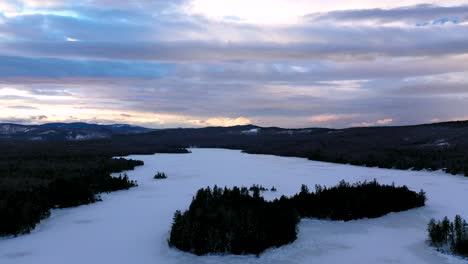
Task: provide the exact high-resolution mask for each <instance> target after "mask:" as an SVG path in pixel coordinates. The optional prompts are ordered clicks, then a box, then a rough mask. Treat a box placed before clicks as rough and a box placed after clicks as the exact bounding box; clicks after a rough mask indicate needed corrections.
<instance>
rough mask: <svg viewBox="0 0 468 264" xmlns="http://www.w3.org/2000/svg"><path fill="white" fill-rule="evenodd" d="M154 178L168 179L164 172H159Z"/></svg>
mask: <svg viewBox="0 0 468 264" xmlns="http://www.w3.org/2000/svg"><path fill="white" fill-rule="evenodd" d="M153 178H154V179H156V180H161V179H167V175H166V173H164V172H157V173H156V174H155V175H154V177H153Z"/></svg>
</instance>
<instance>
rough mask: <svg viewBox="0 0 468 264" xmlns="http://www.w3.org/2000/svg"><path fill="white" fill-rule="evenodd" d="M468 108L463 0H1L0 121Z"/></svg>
mask: <svg viewBox="0 0 468 264" xmlns="http://www.w3.org/2000/svg"><path fill="white" fill-rule="evenodd" d="M459 119H468V0H439V1H433V2H427V1H424V0H422V1H420V0H405V1H400V0H379V1H375V0H361V1H358V0H328V1H321V0H167V1H163V0H81V1H75V0H0V122H15V123H24V124H38V123H45V122H74V121H85V122H93V123H131V124H136V125H144V126H148V127H156V128H157V127H195V126H208V125H237V124H247V123H254V124H257V125H262V126H282V127H316V126H320V127H349V126H372V125H405V124H415V123H427V122H436V121H445V120H459Z"/></svg>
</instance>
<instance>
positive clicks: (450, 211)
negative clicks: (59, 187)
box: [0, 149, 468, 264]
mask: <svg viewBox="0 0 468 264" xmlns="http://www.w3.org/2000/svg"><path fill="white" fill-rule="evenodd" d="M131 158H135V159H141V160H143V161H144V162H145V165H144V166H142V167H138V168H137V169H136V170H134V171H129V172H128V174H129V176H130V178H131V179H134V180H137V181H138V183H139V186H138V187H136V188H132V189H131V190H129V191H119V192H114V193H111V194H107V195H103V196H102V198H103V200H104V201H103V202H98V203H95V204H91V205H85V206H80V207H76V208H70V209H62V210H54V211H53V212H52V216H51V217H50V218H48V219H47V220H45V221H43V222H42V223H41V224H40V225H39V226H38V227H37V228H36V229H35V230H34V231H33V232H32V233H31V234H28V235H24V236H20V237H16V238H4V239H0V263H1V264H21V263H30V264H42V263H44V264H45V263H47V264H64V263H66V264H74V263H76V264H83V263H99V264H103V263H109V264H119V263H125V264H132V263H135V264H163V263H195V264H197V263H213V264H215V263H216V264H217V263H225V264H229V263H238V264H241V263H242V264H243V263H268V264H274V263H321V264H326V263H359V264H363V263H369V264H375V263H408V264H418V263H438V264H441V263H468V261H466V260H462V259H460V258H456V257H451V256H447V255H443V254H440V253H437V252H435V251H434V250H432V249H431V248H429V247H428V246H427V245H426V244H425V239H426V224H427V222H428V221H429V219H430V218H431V217H434V218H441V217H443V216H445V215H448V216H449V217H450V218H453V216H454V215H455V214H460V215H462V217H465V218H468V205H467V203H466V201H467V197H468V178H465V177H460V176H452V175H447V174H444V173H440V172H413V171H397V170H386V169H374V168H364V167H355V166H349V165H337V164H330V163H323V162H315V161H308V160H306V159H300V158H285V157H275V156H269V155H249V154H243V153H241V152H239V151H232V150H221V149H194V150H193V153H191V154H156V155H148V156H142V155H135V156H131ZM156 171H162V172H166V173H167V174H168V177H169V178H168V179H165V180H154V179H153V175H154V174H155V173H156ZM374 178H376V179H377V180H378V181H379V182H381V183H388V184H390V183H392V182H395V184H396V185H403V184H406V185H408V187H410V188H411V189H413V190H415V191H419V190H420V189H421V188H422V189H424V190H425V191H426V192H427V196H428V201H427V205H426V206H425V207H424V208H419V209H414V210H410V211H407V212H402V213H393V214H389V215H387V216H384V217H381V218H377V219H364V220H357V221H351V222H329V221H318V220H302V221H301V223H300V224H299V236H298V239H297V240H296V241H295V242H294V243H292V244H290V245H287V246H284V247H281V248H277V249H271V250H268V251H267V252H265V253H264V254H262V255H261V256H260V257H259V258H257V257H255V256H203V257H198V256H194V255H191V254H188V253H183V252H180V251H177V250H174V249H171V248H169V247H168V246H167V238H168V233H169V230H170V226H171V221H172V216H173V213H174V211H175V210H177V209H181V210H185V209H186V208H187V207H188V205H189V204H190V201H191V198H192V196H193V195H194V194H195V192H196V190H198V189H199V188H202V187H206V186H213V185H215V184H217V185H219V186H234V185H237V186H241V185H244V186H251V185H252V184H262V185H264V186H265V187H271V186H273V185H274V186H275V187H276V188H277V189H278V192H277V193H271V192H265V193H264V196H265V197H266V198H268V199H270V198H274V197H275V196H276V195H281V194H286V195H292V194H294V193H296V192H298V191H299V188H300V186H301V184H303V183H304V184H307V185H309V187H311V189H313V187H314V185H315V184H322V185H323V184H325V185H327V186H331V185H335V184H337V183H338V182H339V181H340V180H342V179H345V180H347V181H350V182H356V181H364V180H372V179H374Z"/></svg>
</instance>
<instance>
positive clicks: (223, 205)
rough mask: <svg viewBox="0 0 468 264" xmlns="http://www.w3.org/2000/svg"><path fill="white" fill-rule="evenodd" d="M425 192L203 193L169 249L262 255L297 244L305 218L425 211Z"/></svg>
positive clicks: (177, 226)
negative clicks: (274, 195) (421, 208)
mask: <svg viewBox="0 0 468 264" xmlns="http://www.w3.org/2000/svg"><path fill="white" fill-rule="evenodd" d="M425 200H426V196H425V193H424V192H423V191H420V192H419V193H416V192H413V191H411V190H409V189H408V188H407V187H406V186H403V187H395V186H394V185H380V184H379V183H377V182H376V181H375V180H374V181H372V182H364V183H356V184H349V183H346V182H344V181H342V182H341V183H340V184H339V185H337V186H335V187H332V188H326V187H322V186H316V191H315V192H310V191H309V189H308V187H307V186H305V185H303V186H302V188H301V191H300V192H299V193H298V194H296V195H295V196H292V197H286V196H282V197H281V198H280V199H276V200H274V201H266V200H264V198H263V197H262V196H260V189H259V188H255V189H254V190H253V191H252V192H250V191H249V189H247V188H246V187H242V188H238V187H233V188H232V189H228V188H224V189H223V188H219V187H217V186H215V187H214V188H213V189H210V188H209V187H208V188H205V189H200V190H198V192H197V194H196V195H195V197H194V198H193V200H192V203H191V204H190V207H189V209H188V210H186V211H185V212H181V211H176V213H175V214H174V218H173V223H172V228H171V233H170V237H169V240H168V242H169V245H170V246H173V247H176V248H178V249H180V250H183V251H187V252H191V253H193V254H196V255H204V254H209V253H232V254H257V255H258V254H260V253H261V252H263V251H264V250H265V249H267V248H270V247H278V246H281V245H284V244H288V243H291V242H293V241H294V240H295V239H296V237H297V223H298V222H299V219H300V218H310V217H314V218H319V219H329V220H352V219H360V218H364V217H368V218H373V217H379V216H382V215H384V214H387V213H389V212H399V211H403V210H408V209H411V208H415V207H419V206H424V203H425Z"/></svg>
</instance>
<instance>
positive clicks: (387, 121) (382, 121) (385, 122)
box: [351, 118, 393, 127]
mask: <svg viewBox="0 0 468 264" xmlns="http://www.w3.org/2000/svg"><path fill="white" fill-rule="evenodd" d="M392 122H393V119H392V118H385V119H380V120H377V121H374V122H360V123H353V124H351V126H353V127H370V126H385V125H389V124H391V123H392Z"/></svg>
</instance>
